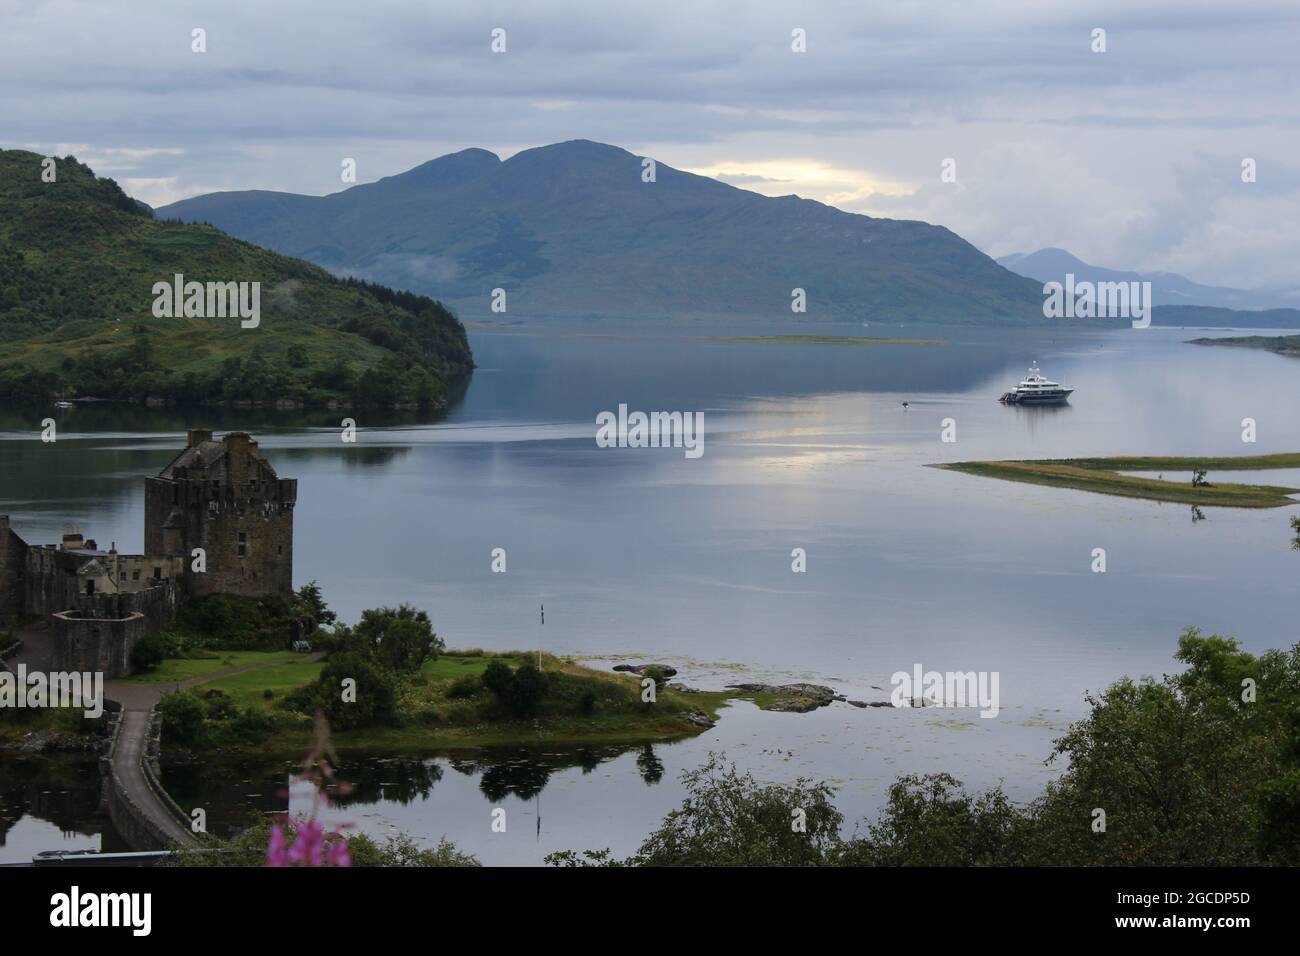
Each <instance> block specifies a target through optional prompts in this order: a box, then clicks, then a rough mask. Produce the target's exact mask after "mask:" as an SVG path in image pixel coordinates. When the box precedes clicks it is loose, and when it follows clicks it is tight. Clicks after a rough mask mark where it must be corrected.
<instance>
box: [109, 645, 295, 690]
mask: <svg viewBox="0 0 1300 956" xmlns="http://www.w3.org/2000/svg"><path fill="white" fill-rule="evenodd" d="M206 653H207V654H209V655H211V656H205V657H171V658H168V659H167V660H165V661H163V662H162V663H161V664H159V665H158V667H157V668H156V669H155V670H152V671H149V672H148V673H146V674H134V675H132V676H131V678H130V680H128V681H127V683H129V684H178V683H181V682H182V681H187V680H194V679H195V678H198V677H207V676H209V675H211V674H216V673H218V672H220V671H226V670H230V669H231V668H232V667H243V666H245V665H247V664H279V663H286V662H289V661H294V660H301V659H302V655H301V654H295V653H294V652H293V651H208V652H206ZM205 686H206V685H205Z"/></svg>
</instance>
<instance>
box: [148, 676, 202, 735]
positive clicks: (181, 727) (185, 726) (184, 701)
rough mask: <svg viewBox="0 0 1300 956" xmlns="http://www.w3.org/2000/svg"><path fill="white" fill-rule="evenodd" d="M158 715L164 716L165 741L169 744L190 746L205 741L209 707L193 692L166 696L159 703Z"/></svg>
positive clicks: (181, 692) (163, 730)
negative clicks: (205, 719)
mask: <svg viewBox="0 0 1300 956" xmlns="http://www.w3.org/2000/svg"><path fill="white" fill-rule="evenodd" d="M158 713H159V714H160V715H161V716H162V734H163V739H164V740H166V741H168V742H169V743H170V742H174V743H179V744H181V745H183V746H190V745H193V744H197V743H199V742H200V741H201V740H202V739H203V737H204V735H205V731H206V728H205V726H204V723H203V721H204V718H205V717H206V716H207V707H206V706H205V705H204V703H203V700H202V699H201V698H200V697H199V695H198V694H196V693H195V692H194V691H193V690H182V691H178V692H177V693H174V694H166V695H164V697H163V699H162V700H160V701H159V702H158Z"/></svg>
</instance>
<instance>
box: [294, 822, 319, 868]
mask: <svg viewBox="0 0 1300 956" xmlns="http://www.w3.org/2000/svg"><path fill="white" fill-rule="evenodd" d="M324 845H325V828H324V827H322V826H321V825H320V824H319V823H317V822H316V821H315V820H308V821H307V822H306V823H304V824H302V826H300V827H298V839H297V840H295V841H294V844H293V847H292V848H291V849H290V850H289V859H290V860H292V861H293V862H294V863H297V864H298V865H299V866H304V865H305V866H324V865H325V862H324V850H325V846H324Z"/></svg>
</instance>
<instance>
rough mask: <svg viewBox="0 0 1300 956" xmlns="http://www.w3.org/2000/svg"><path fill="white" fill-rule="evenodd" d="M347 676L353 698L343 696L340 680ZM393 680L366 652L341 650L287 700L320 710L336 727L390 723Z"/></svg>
mask: <svg viewBox="0 0 1300 956" xmlns="http://www.w3.org/2000/svg"><path fill="white" fill-rule="evenodd" d="M349 680H350V681H354V682H355V699H348V700H345V699H344V687H345V684H344V681H349ZM396 683H397V682H396V680H395V678H394V676H393V675H392V674H391V673H388V672H386V671H384V669H383V668H381V667H378V666H377V665H376V664H375V662H374V660H373V659H372V658H370V657H369V656H368V655H363V654H357V653H352V654H348V653H343V654H337V655H332V656H331V657H330V659H329V660H328V661H327V662H326V664H325V666H324V668H322V669H321V672H320V676H319V677H317V678H316V680H315V682H314V683H311V684H308V685H307V686H306V687H304V688H302V689H300V690H298V691H295V692H294V693H293V694H291V695H289V697H288V698H287V700H288V703H289V706H291V707H296V708H298V709H300V710H304V711H307V712H309V713H310V712H314V711H319V712H321V713H323V714H324V715H325V717H326V718H327V719H328V720H329V723H330V726H331V727H333V728H335V729H336V730H351V729H354V728H357V727H371V726H374V725H376V724H393V723H396V721H397V687H396ZM347 686H349V687H351V686H353V685H347ZM351 696H352V695H349V697H351Z"/></svg>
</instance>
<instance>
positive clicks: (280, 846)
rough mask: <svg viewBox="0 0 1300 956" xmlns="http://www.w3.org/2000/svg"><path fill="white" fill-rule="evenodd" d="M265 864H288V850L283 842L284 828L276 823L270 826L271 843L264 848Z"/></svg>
mask: <svg viewBox="0 0 1300 956" xmlns="http://www.w3.org/2000/svg"><path fill="white" fill-rule="evenodd" d="M266 865H267V866H288V865H289V852H288V849H287V848H286V846H285V842H284V830H283V829H282V828H281V827H280V826H278V825H277V826H273V827H271V843H270V845H269V846H268V847H267V848H266Z"/></svg>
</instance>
